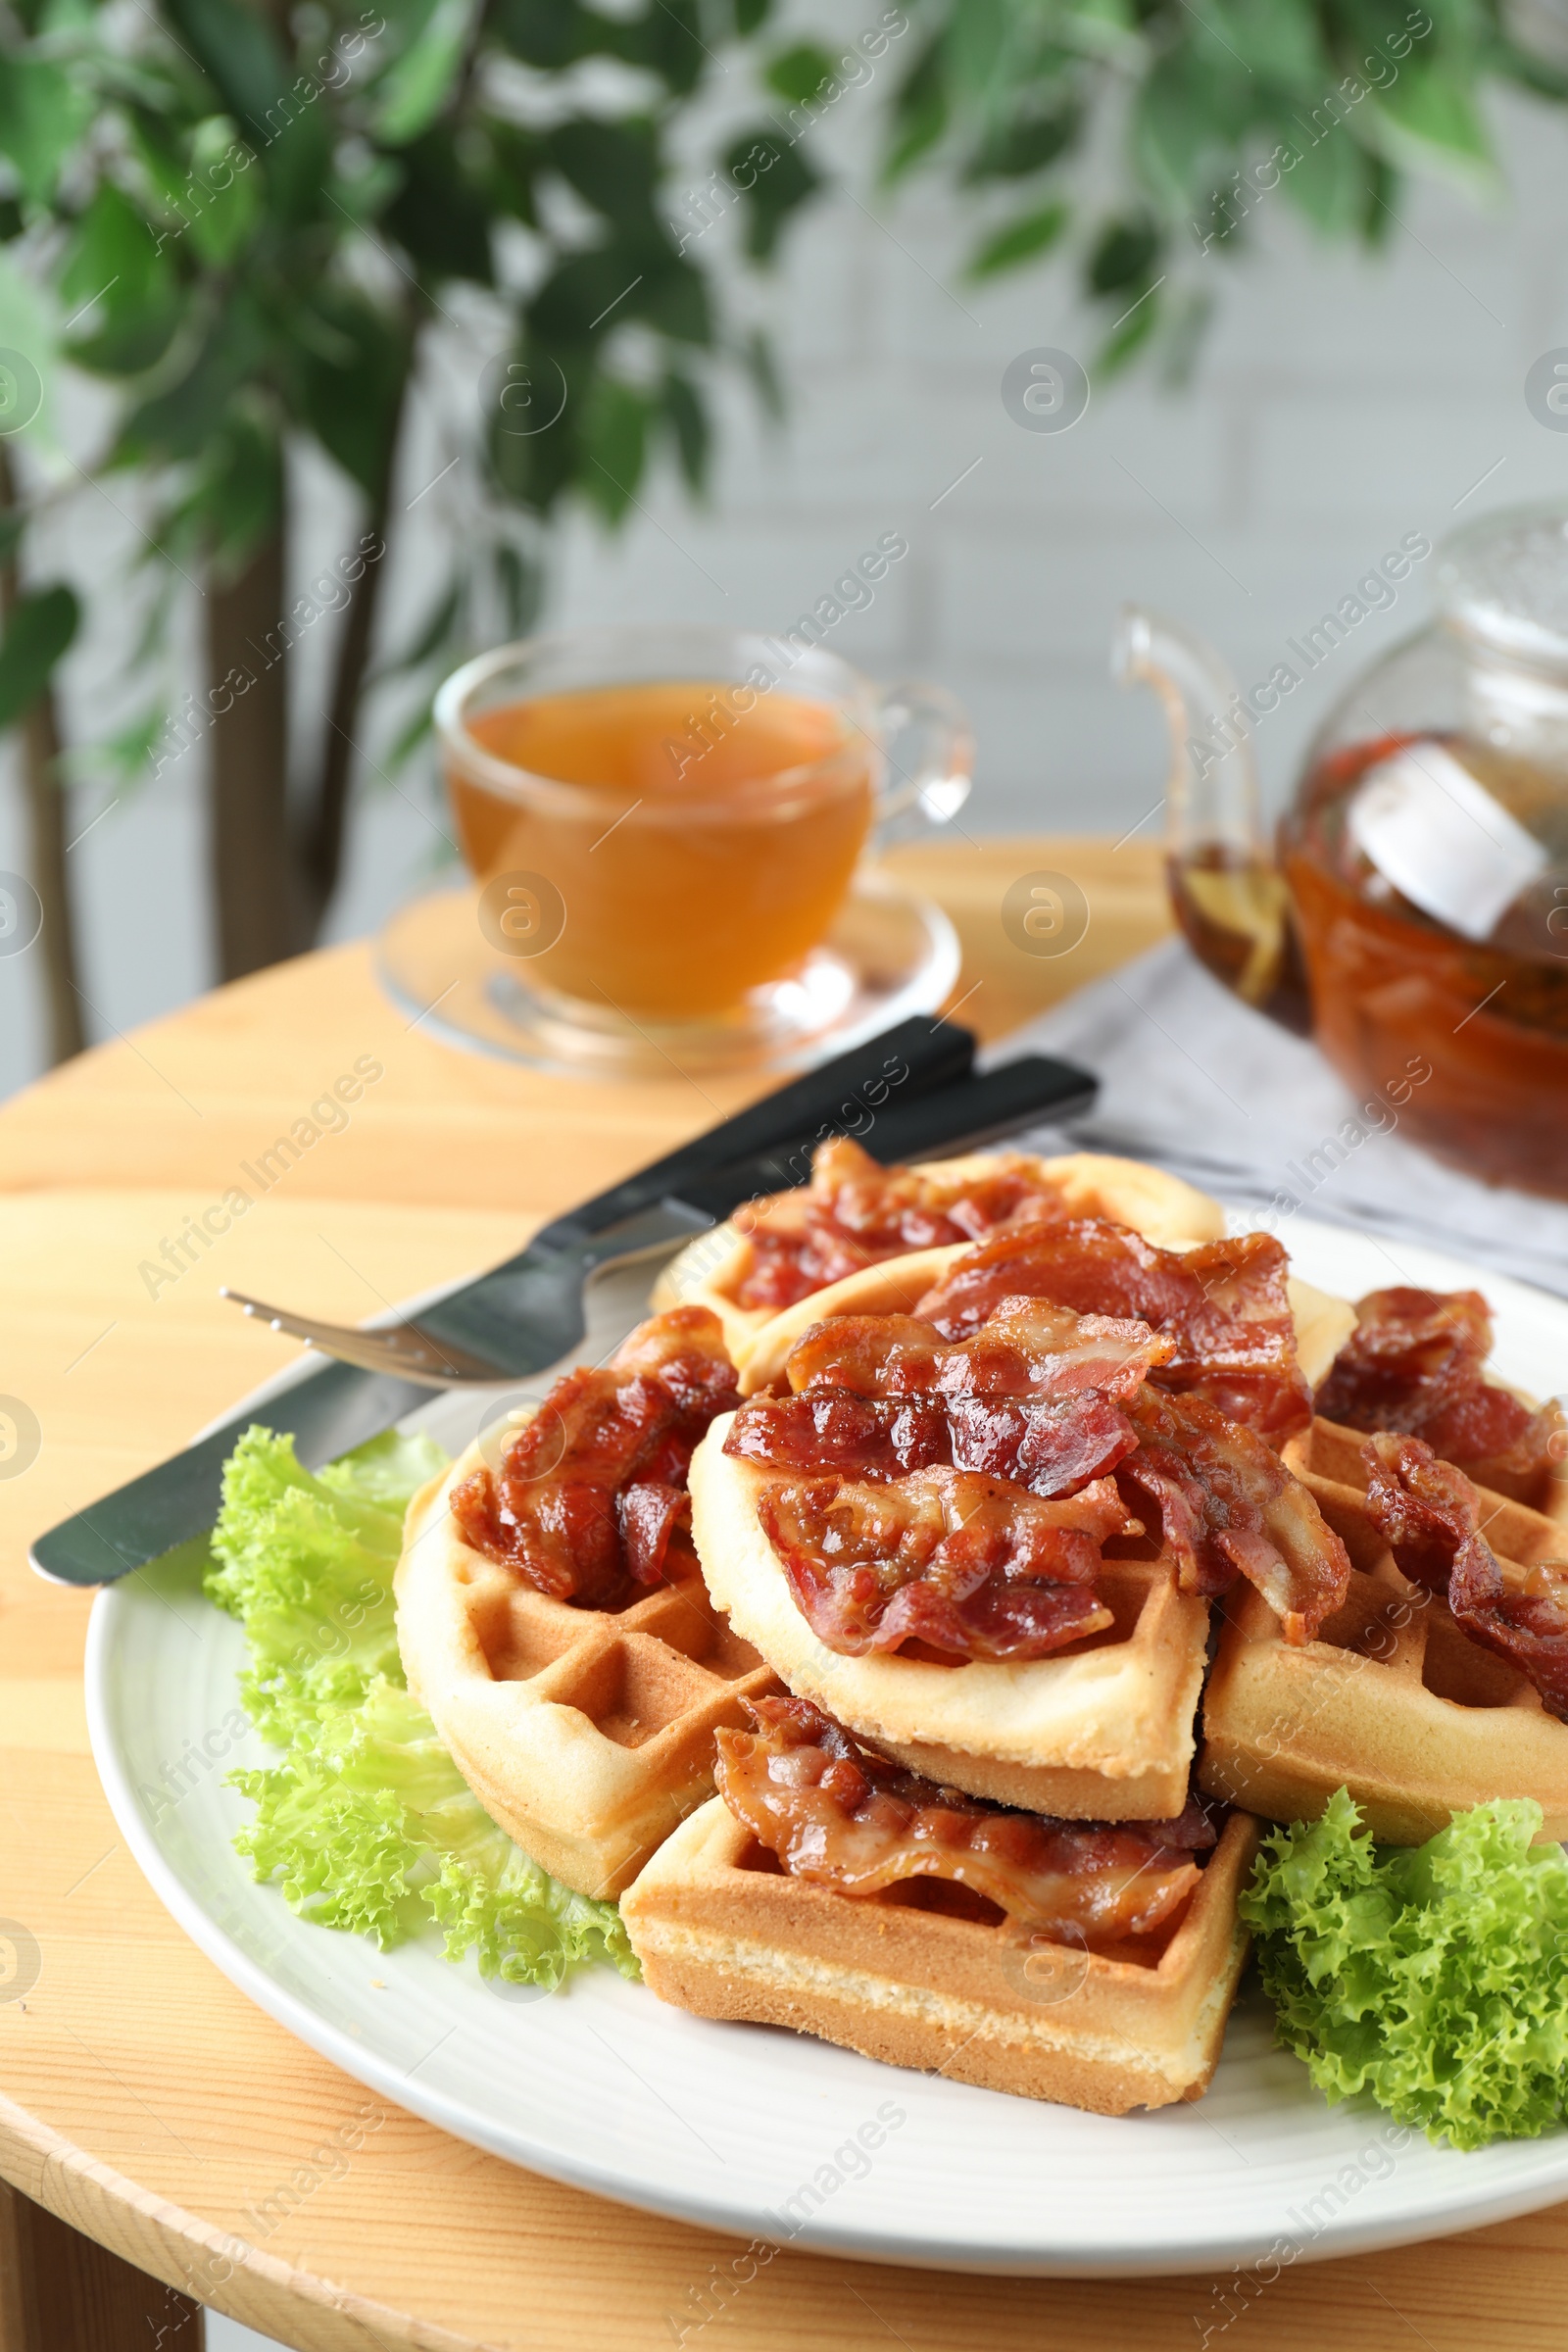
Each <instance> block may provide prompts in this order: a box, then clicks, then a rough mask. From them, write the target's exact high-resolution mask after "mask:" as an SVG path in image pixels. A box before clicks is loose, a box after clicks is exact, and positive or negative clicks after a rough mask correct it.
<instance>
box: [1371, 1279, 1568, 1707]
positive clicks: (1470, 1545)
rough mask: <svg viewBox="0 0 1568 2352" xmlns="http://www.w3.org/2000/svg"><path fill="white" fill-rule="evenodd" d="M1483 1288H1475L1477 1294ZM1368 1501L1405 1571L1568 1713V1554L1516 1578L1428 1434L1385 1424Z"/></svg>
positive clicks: (1462, 1481)
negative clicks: (1509, 1579)
mask: <svg viewBox="0 0 1568 2352" xmlns="http://www.w3.org/2000/svg"><path fill="white" fill-rule="evenodd" d="M1473 1295H1474V1294H1472V1296H1473ZM1361 1458H1362V1460H1363V1461H1364V1462H1365V1463H1366V1467H1367V1491H1366V1499H1367V1510H1368V1513H1369V1514H1370V1516H1371V1519H1372V1521H1373V1524H1374V1525H1375V1526H1376V1527H1378V1528H1379V1529H1381V1531H1382V1532H1383V1534H1384V1535H1385V1536H1386V1537H1387V1538H1388V1540H1389V1544H1390V1547H1391V1549H1392V1550H1393V1553H1394V1556H1395V1559H1396V1560H1397V1563H1398V1565H1399V1567H1400V1568H1401V1569H1403V1571H1404V1573H1405V1574H1406V1576H1409V1577H1412V1578H1414V1579H1415V1581H1416V1582H1417V1583H1419V1584H1423V1585H1425V1586H1426V1587H1427V1588H1428V1590H1429V1591H1431V1592H1434V1593H1440V1594H1441V1593H1443V1592H1444V1590H1445V1582H1446V1593H1447V1601H1448V1607H1449V1609H1450V1610H1451V1611H1452V1613H1453V1619H1454V1622H1455V1624H1456V1625H1457V1626H1458V1627H1459V1629H1460V1631H1461V1632H1462V1633H1465V1634H1468V1636H1469V1637H1470V1639H1471V1641H1472V1642H1480V1643H1481V1644H1482V1646H1483V1647H1484V1648H1486V1649H1491V1650H1495V1652H1496V1654H1497V1656H1498V1657H1500V1658H1506V1659H1507V1661H1508V1663H1509V1665H1510V1666H1513V1667H1515V1668H1516V1669H1517V1670H1518V1672H1519V1673H1520V1674H1522V1675H1523V1676H1524V1677H1525V1680H1526V1681H1527V1682H1529V1683H1531V1684H1533V1685H1534V1687H1535V1689H1536V1690H1537V1691H1540V1693H1541V1700H1542V1704H1543V1705H1544V1708H1545V1710H1546V1712H1547V1714H1548V1715H1554V1716H1555V1717H1556V1719H1557V1721H1558V1722H1559V1723H1568V1561H1562V1562H1556V1561H1553V1562H1544V1563H1543V1564H1542V1565H1541V1566H1539V1567H1537V1568H1535V1569H1533V1570H1532V1571H1531V1575H1530V1581H1529V1582H1528V1584H1526V1585H1523V1586H1518V1585H1512V1586H1511V1585H1508V1584H1506V1583H1505V1582H1504V1580H1503V1574H1502V1570H1501V1568H1500V1566H1499V1565H1498V1562H1497V1557H1496V1554H1495V1552H1494V1550H1493V1548H1492V1546H1491V1544H1489V1543H1488V1542H1487V1539H1486V1537H1485V1535H1484V1534H1483V1533H1482V1530H1481V1496H1480V1495H1478V1494H1477V1492H1476V1489H1475V1487H1474V1485H1473V1484H1472V1483H1471V1481H1470V1480H1469V1479H1468V1478H1467V1477H1466V1476H1465V1474H1464V1472H1463V1471H1462V1470H1459V1469H1456V1468H1455V1467H1454V1465H1453V1464H1452V1463H1451V1462H1442V1461H1439V1460H1438V1459H1437V1457H1436V1455H1435V1454H1434V1453H1433V1450H1432V1447H1431V1446H1429V1445H1427V1444H1426V1442H1425V1441H1424V1440H1423V1439H1421V1438H1409V1437H1397V1436H1396V1435H1394V1434H1393V1433H1392V1432H1388V1431H1380V1432H1379V1433H1377V1434H1376V1435H1375V1436H1373V1437H1372V1438H1371V1439H1370V1440H1369V1441H1368V1443H1367V1444H1366V1446H1363V1447H1362V1455H1361Z"/></svg>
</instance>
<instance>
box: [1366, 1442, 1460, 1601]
mask: <svg viewBox="0 0 1568 2352" xmlns="http://www.w3.org/2000/svg"><path fill="white" fill-rule="evenodd" d="M1361 1459H1362V1461H1363V1462H1364V1463H1365V1464H1366V1472H1367V1482H1366V1507H1367V1515H1368V1517H1369V1518H1370V1519H1371V1521H1372V1524H1373V1526H1374V1527H1375V1528H1377V1529H1378V1531H1379V1533H1380V1534H1382V1535H1384V1536H1386V1537H1387V1538H1388V1542H1389V1548H1390V1550H1391V1551H1392V1552H1393V1554H1394V1557H1395V1560H1396V1561H1397V1564H1398V1566H1399V1567H1400V1568H1401V1569H1402V1570H1403V1572H1404V1574H1405V1575H1406V1576H1407V1577H1409V1578H1410V1579H1411V1580H1412V1581H1413V1582H1414V1583H1415V1584H1418V1585H1425V1587H1426V1589H1427V1591H1428V1592H1429V1593H1437V1594H1438V1595H1439V1596H1440V1598H1441V1597H1442V1595H1443V1594H1445V1593H1446V1592H1447V1589H1448V1577H1449V1573H1450V1571H1451V1570H1452V1567H1453V1559H1454V1554H1455V1552H1456V1551H1457V1550H1458V1549H1459V1547H1460V1545H1461V1544H1465V1543H1467V1542H1468V1541H1469V1539H1470V1538H1471V1537H1472V1536H1473V1535H1474V1534H1475V1533H1476V1531H1477V1528H1478V1527H1479V1524H1480V1517H1481V1514H1480V1510H1479V1508H1478V1504H1479V1500H1480V1498H1479V1496H1478V1495H1477V1494H1476V1491H1475V1488H1474V1487H1473V1486H1472V1485H1471V1483H1470V1481H1469V1479H1468V1478H1466V1476H1465V1474H1464V1472H1463V1471H1462V1470H1459V1469H1456V1468H1455V1467H1454V1465H1453V1463H1452V1462H1440V1461H1439V1460H1438V1458H1437V1456H1436V1455H1435V1454H1434V1452H1433V1450H1432V1448H1431V1446H1428V1445H1426V1444H1425V1443H1424V1442H1423V1440H1421V1439H1420V1438H1401V1437H1396V1436H1394V1435H1393V1434H1392V1433H1390V1432H1387V1431H1380V1432H1379V1433H1378V1434H1377V1435H1376V1436H1374V1437H1373V1438H1372V1439H1371V1440H1370V1441H1369V1443H1368V1444H1367V1445H1365V1446H1362V1448H1361Z"/></svg>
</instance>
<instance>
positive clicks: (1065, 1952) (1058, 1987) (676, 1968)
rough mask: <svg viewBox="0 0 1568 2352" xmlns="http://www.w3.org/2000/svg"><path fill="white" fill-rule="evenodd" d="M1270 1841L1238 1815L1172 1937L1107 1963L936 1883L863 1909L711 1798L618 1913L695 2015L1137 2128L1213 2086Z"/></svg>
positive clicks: (894, 1891) (658, 1986)
mask: <svg viewBox="0 0 1568 2352" xmlns="http://www.w3.org/2000/svg"><path fill="white" fill-rule="evenodd" d="M1256 1843H1257V1829H1256V1824H1255V1823H1254V1822H1252V1821H1250V1819H1248V1817H1247V1816H1246V1815H1244V1814H1238V1815H1236V1816H1234V1817H1233V1818H1232V1820H1231V1821H1230V1822H1229V1823H1228V1824H1227V1825H1226V1828H1225V1830H1224V1832H1223V1834H1222V1836H1221V1838H1220V1842H1219V1844H1218V1846H1217V1847H1216V1848H1215V1850H1214V1852H1213V1854H1212V1855H1211V1857H1210V1859H1209V1861H1208V1864H1207V1866H1206V1868H1205V1869H1204V1871H1203V1874H1202V1877H1201V1880H1200V1882H1199V1885H1198V1888H1197V1891H1196V1892H1195V1894H1194V1896H1193V1898H1192V1900H1191V1902H1190V1903H1189V1904H1188V1906H1187V1909H1186V1911H1185V1912H1184V1914H1183V1915H1182V1917H1181V1918H1180V1919H1179V1920H1178V1921H1177V1922H1176V1924H1175V1925H1174V1927H1173V1928H1171V1929H1168V1930H1167V1931H1166V1932H1165V1934H1164V1935H1163V1936H1150V1937H1148V1938H1140V1939H1139V1941H1138V1943H1137V1945H1136V1946H1135V1945H1134V1944H1133V1943H1131V1942H1129V1943H1124V1944H1122V1945H1120V1946H1119V1947H1117V1949H1116V1951H1115V1952H1114V1953H1113V1954H1110V1955H1101V1954H1098V1953H1089V1952H1086V1951H1084V1950H1083V1949H1081V1948H1079V1947H1078V1946H1076V1945H1073V1944H1069V1943H1058V1942H1052V1941H1050V1940H1049V1939H1048V1938H1047V1937H1045V1936H1041V1935H1035V1936H1030V1935H1029V1934H1028V1932H1027V1931H1025V1930H1021V1929H1019V1928H1017V1927H1016V1926H1014V1925H1012V1924H1011V1923H1008V1922H1005V1921H1003V1920H1001V1917H1000V1914H999V1915H997V1918H996V1920H994V1921H993V1922H992V1923H991V1924H987V1923H986V1922H985V1921H984V1920H983V1919H981V1918H978V1917H975V1916H972V1914H973V1913H974V1912H975V1911H977V1910H979V1909H980V1908H982V1907H981V1906H979V1905H977V1904H975V1903H974V1901H973V1899H972V1898H969V1899H968V1900H967V1901H964V1900H962V1897H963V1891H964V1890H962V1889H955V1888H948V1887H942V1886H941V1885H940V1883H939V1882H937V1881H934V1880H929V1879H927V1880H920V1881H914V1882H911V1883H909V1884H907V1885H904V1886H900V1887H892V1888H889V1889H888V1890H887V1891H886V1892H885V1893H883V1894H880V1895H872V1896H855V1895H845V1894H841V1893H838V1892H836V1891H835V1890H834V1889H832V1888H831V1887H820V1886H813V1885H811V1884H810V1883H809V1881H807V1880H804V1879H797V1878H791V1877H788V1876H787V1875H785V1874H784V1873H783V1872H782V1871H781V1870H780V1869H779V1867H778V1865H777V1863H776V1862H775V1861H774V1858H773V1856H772V1855H771V1854H770V1853H767V1852H766V1851H765V1850H764V1849H763V1848H762V1847H760V1845H758V1844H757V1843H756V1842H755V1840H754V1839H753V1838H751V1836H750V1834H749V1833H748V1832H747V1831H746V1830H745V1829H743V1828H742V1827H741V1825H740V1824H739V1823H738V1822H737V1821H736V1819H735V1817H734V1816H733V1814H732V1813H731V1812H730V1811H729V1808H728V1807H727V1806H726V1805H725V1803H724V1801H723V1799H722V1797H714V1798H713V1799H712V1800H711V1803H709V1804H706V1805H704V1806H703V1807H702V1809H701V1810H700V1811H699V1812H697V1813H694V1814H693V1815H692V1816H691V1818H690V1819H689V1820H688V1821H685V1822H683V1823H682V1824H681V1826H680V1828H679V1829H678V1830H677V1831H676V1832H675V1834H674V1835H673V1837H671V1838H669V1840H668V1842H667V1843H666V1844H664V1845H662V1846H661V1848H660V1849H659V1851H658V1852H657V1853H656V1854H655V1855H654V1857H653V1859H652V1860H651V1861H650V1862H649V1863H648V1864H647V1865H646V1867H645V1868H644V1870H643V1871H642V1873H641V1875H640V1877H639V1878H638V1879H637V1881H636V1883H635V1885H634V1886H632V1887H630V1888H629V1889H628V1891H627V1893H626V1894H625V1895H624V1897H623V1898H622V1901H621V1917H622V1918H623V1919H624V1921H625V1923H626V1929H627V1933H628V1935H629V1936H630V1937H631V1941H632V1946H633V1948H634V1950H635V1951H636V1954H637V1957H638V1959H639V1960H640V1962H641V1963H642V1970H643V1975H644V1978H645V1979H646V1981H647V1983H648V1984H649V1985H651V1986H652V1988H653V1990H654V1991H655V1992H656V1993H657V1994H658V1995H659V1997H660V1998H661V2000H665V2001H670V2002H673V2003H674V2004H675V2005H676V2006H677V2007H679V2008H682V2009H690V2010H694V2011H695V2012H696V2013H697V2015H698V2016H700V2017H718V2018H741V2019H748V2020H751V2021H753V2022H755V2023H757V2024H760V2025H772V2026H789V2027H793V2028H794V2029H795V2030H796V2031H798V2032H802V2033H808V2034H816V2035H818V2036H819V2037H820V2038H821V2039H822V2040H824V2041H833V2042H838V2043H840V2044H841V2045H842V2046H844V2047H845V2048H848V2049H853V2050H859V2051H862V2052H863V2053H864V2054H865V2055H866V2056H867V2057H870V2058H880V2059H883V2060H885V2061H886V2062H887V2063H889V2064H890V2065H893V2066H910V2067H919V2068H924V2069H927V2070H933V2071H935V2072H936V2073H938V2074H944V2075H948V2076H951V2077H952V2078H953V2079H955V2080H956V2081H958V2082H975V2083H979V2084H981V2085H982V2086H983V2087H985V2088H986V2089H990V2090H1006V2091H1013V2092H1016V2093H1019V2094H1021V2095H1022V2096H1024V2097H1027V2098H1035V2099H1054V2100H1058V2101H1060V2102H1061V2103H1062V2104H1064V2105H1066V2106H1070V2107H1084V2108H1088V2109H1090V2110H1091V2111H1092V2112H1094V2113H1096V2114H1099V2115H1124V2114H1125V2113H1126V2112H1127V2110H1128V2109H1129V2108H1132V2107H1164V2106H1169V2105H1170V2104H1171V2103H1172V2102H1173V2101H1175V2100H1178V2099H1196V2098H1199V2097H1201V2094H1202V2092H1203V2091H1204V2090H1205V2089H1206V2088H1207V2085H1208V2082H1209V2078H1210V2076H1211V2075H1212V2074H1213V2071H1214V2066H1215V2062H1216V2060H1217V2058H1218V2056H1219V2048H1220V2042H1221V2040H1222V2038H1223V2036H1224V2032H1225V2020H1226V2017H1227V2016H1228V2014H1229V2011H1230V2006H1231V2002H1232V2000H1233V1998H1234V1996H1235V1991H1236V1984H1237V1979H1238V1978H1239V1976H1240V1974H1241V1971H1242V1965H1243V1962H1244V1961H1245V1959H1246V1956H1247V1936H1246V1933H1245V1931H1244V1930H1243V1928H1242V1927H1241V1925H1240V1923H1239V1921H1238V1919H1237V1915H1236V1904H1237V1895H1238V1891H1239V1889H1240V1887H1241V1884H1242V1881H1243V1879H1244V1878H1245V1876H1246V1874H1247V1872H1248V1870H1249V1868H1250V1864H1251V1860H1252V1856H1253V1853H1254V1851H1255V1850H1256ZM955 1896H957V1897H958V1898H960V1899H959V1901H957V1902H955V1901H954V1899H953V1898H954V1897H955ZM985 1908H988V1909H989V1908H991V1907H990V1906H985ZM963 1912H968V1913H970V1914H971V1915H970V1916H963V1915H961V1914H962V1913H963Z"/></svg>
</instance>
